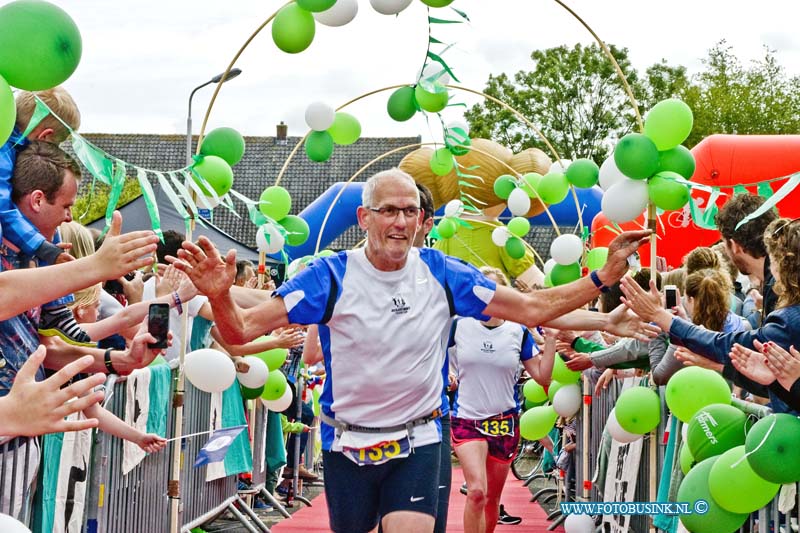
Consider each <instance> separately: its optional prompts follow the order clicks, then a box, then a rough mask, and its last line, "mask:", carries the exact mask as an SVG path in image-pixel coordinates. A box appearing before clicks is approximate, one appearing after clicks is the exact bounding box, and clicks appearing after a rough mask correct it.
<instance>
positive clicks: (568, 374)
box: [551, 355, 581, 395]
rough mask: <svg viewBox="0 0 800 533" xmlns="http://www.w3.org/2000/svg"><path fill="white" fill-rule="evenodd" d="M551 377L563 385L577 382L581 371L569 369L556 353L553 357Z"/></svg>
mask: <svg viewBox="0 0 800 533" xmlns="http://www.w3.org/2000/svg"><path fill="white" fill-rule="evenodd" d="M551 377H552V378H553V381H557V382H559V383H563V384H564V385H569V384H572V383H577V382H578V380H580V379H581V373H580V372H579V371H577V370H570V369H569V368H568V367H567V364H566V363H565V362H564V360H563V359H562V358H561V356H559V355H556V357H555V358H554V359H553V373H552V375H551ZM554 395H555V394H554Z"/></svg>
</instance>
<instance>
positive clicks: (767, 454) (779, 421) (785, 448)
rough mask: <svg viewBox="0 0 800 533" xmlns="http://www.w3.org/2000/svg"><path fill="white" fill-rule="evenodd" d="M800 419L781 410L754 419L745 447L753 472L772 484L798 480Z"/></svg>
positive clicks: (799, 478)
mask: <svg viewBox="0 0 800 533" xmlns="http://www.w3.org/2000/svg"><path fill="white" fill-rule="evenodd" d="M798 442H800V419H798V418H797V417H796V416H792V415H787V414H784V413H781V414H774V415H769V416H767V417H764V418H762V419H761V420H759V421H758V422H756V423H755V424H754V425H753V427H752V428H751V429H750V432H749V433H748V434H747V440H746V441H745V444H744V447H745V450H746V451H747V461H748V462H749V463H750V467H751V468H752V469H753V471H754V472H755V473H756V474H758V475H759V476H761V477H762V478H764V479H766V480H767V481H771V482H772V483H779V484H784V483H795V482H797V481H800V453H797V443H798Z"/></svg>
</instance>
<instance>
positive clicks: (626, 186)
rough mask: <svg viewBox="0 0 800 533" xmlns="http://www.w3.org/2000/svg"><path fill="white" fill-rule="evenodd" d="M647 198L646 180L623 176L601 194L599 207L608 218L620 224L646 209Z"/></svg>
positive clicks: (632, 218)
mask: <svg viewBox="0 0 800 533" xmlns="http://www.w3.org/2000/svg"><path fill="white" fill-rule="evenodd" d="M649 199H650V196H649V194H648V193H647V180H629V179H627V178H625V181H620V182H618V183H615V184H614V185H612V186H611V188H610V189H608V190H607V191H606V192H605V193H604V194H603V198H602V200H600V209H601V210H602V211H603V214H604V215H605V216H606V218H608V220H610V221H611V222H616V223H618V224H621V223H623V222H628V221H630V220H634V219H635V218H636V217H638V216H639V215H641V214H642V213H643V212H644V210H645V209H647V202H648V201H649Z"/></svg>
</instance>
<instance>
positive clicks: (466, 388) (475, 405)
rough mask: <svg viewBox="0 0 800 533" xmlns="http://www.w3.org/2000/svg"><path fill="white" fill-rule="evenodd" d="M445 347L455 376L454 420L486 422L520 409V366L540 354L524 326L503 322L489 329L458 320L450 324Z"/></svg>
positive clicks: (482, 325)
mask: <svg viewBox="0 0 800 533" xmlns="http://www.w3.org/2000/svg"><path fill="white" fill-rule="evenodd" d="M448 344H449V345H450V346H449V347H448V353H449V355H450V359H451V365H452V366H453V367H454V368H455V369H456V371H457V375H458V391H457V392H456V397H455V401H454V402H453V416H455V417H458V418H466V419H468V420H485V419H487V418H490V417H493V416H496V415H499V414H501V413H505V412H506V411H509V410H511V409H517V410H518V409H519V396H518V394H517V387H516V385H517V379H519V374H520V368H519V363H520V361H527V360H528V359H531V358H532V357H533V356H534V355H536V354H538V353H539V348H538V347H537V346H536V343H535V342H534V341H533V339H532V338H531V335H530V334H529V333H528V331H527V330H526V329H525V326H522V325H520V324H517V323H514V322H509V321H505V322H503V323H502V324H500V325H499V326H496V327H491V328H490V327H487V326H485V325H484V324H482V323H481V322H480V321H478V320H475V319H472V318H459V319H456V321H455V322H453V330H452V332H451V335H450V341H449V342H448Z"/></svg>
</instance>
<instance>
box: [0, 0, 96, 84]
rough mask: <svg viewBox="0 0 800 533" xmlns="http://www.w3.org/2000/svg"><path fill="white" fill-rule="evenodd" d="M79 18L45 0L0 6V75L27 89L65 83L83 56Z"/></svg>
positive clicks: (23, 0) (23, 1)
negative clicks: (75, 18) (76, 18)
mask: <svg viewBox="0 0 800 533" xmlns="http://www.w3.org/2000/svg"><path fill="white" fill-rule="evenodd" d="M82 49H83V45H82V42H81V34H80V32H79V31H78V27H77V26H76V25H75V22H74V21H73V20H72V18H71V17H70V16H69V15H68V14H67V12H66V11H64V10H63V9H61V8H59V7H57V6H55V5H53V4H51V3H49V2H44V1H42V0H17V1H16V2H10V3H8V4H6V5H4V6H3V7H1V8H0V76H2V77H3V78H5V80H6V81H7V82H8V84H9V85H11V86H13V87H17V88H19V89H24V90H26V91H43V90H45V89H51V88H53V87H55V86H56V85H60V84H62V83H64V82H65V81H66V80H67V78H69V77H70V76H71V75H72V73H73V72H75V69H76V68H78V63H79V62H80V60H81V52H82Z"/></svg>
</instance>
